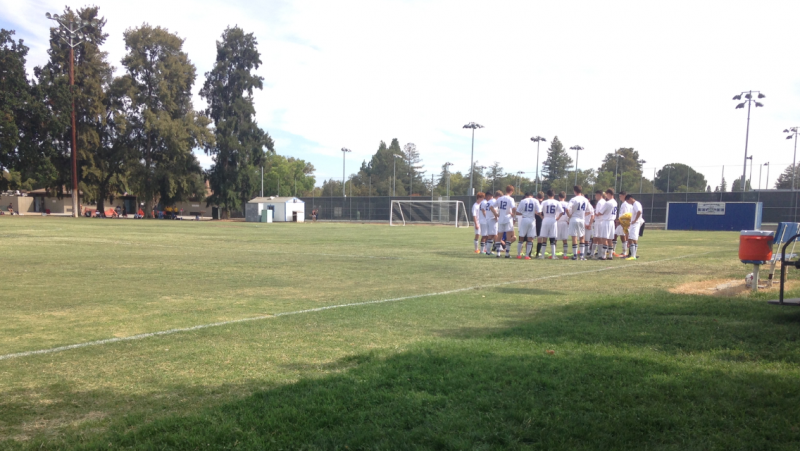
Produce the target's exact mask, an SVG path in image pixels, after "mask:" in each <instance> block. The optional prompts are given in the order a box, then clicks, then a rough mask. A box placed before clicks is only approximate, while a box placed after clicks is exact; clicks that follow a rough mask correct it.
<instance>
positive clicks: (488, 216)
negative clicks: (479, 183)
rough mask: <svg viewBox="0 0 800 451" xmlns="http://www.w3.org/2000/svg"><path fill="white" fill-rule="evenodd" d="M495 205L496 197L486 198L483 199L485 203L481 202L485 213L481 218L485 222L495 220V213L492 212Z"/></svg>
mask: <svg viewBox="0 0 800 451" xmlns="http://www.w3.org/2000/svg"><path fill="white" fill-rule="evenodd" d="M493 206H494V199H489V200H485V201H483V203H481V211H482V214H483V218H481V221H483V222H485V223H488V222H491V221H494V214H493V213H492V207H493Z"/></svg>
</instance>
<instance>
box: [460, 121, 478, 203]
mask: <svg viewBox="0 0 800 451" xmlns="http://www.w3.org/2000/svg"><path fill="white" fill-rule="evenodd" d="M461 128H469V129H471V130H472V150H471V151H470V154H469V168H470V170H469V192H468V193H467V195H468V196H474V195H475V190H474V189H473V188H472V173H473V172H475V167H474V164H475V129H478V128H483V125H481V124H478V123H475V122H470V123H468V124H466V125H464V126H463V127H461Z"/></svg>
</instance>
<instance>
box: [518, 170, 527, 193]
mask: <svg viewBox="0 0 800 451" xmlns="http://www.w3.org/2000/svg"><path fill="white" fill-rule="evenodd" d="M524 173H525V172H523V171H517V193H519V191H520V187H519V185H520V183H522V174H524Z"/></svg>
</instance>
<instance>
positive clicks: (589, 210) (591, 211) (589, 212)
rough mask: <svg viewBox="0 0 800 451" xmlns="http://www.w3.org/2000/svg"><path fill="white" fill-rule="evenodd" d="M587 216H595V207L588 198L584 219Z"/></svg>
mask: <svg viewBox="0 0 800 451" xmlns="http://www.w3.org/2000/svg"><path fill="white" fill-rule="evenodd" d="M586 218H594V207H592V204H590V203H589V200H588V199H587V200H586V215H585V216H584V219H586Z"/></svg>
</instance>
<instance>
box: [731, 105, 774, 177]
mask: <svg viewBox="0 0 800 451" xmlns="http://www.w3.org/2000/svg"><path fill="white" fill-rule="evenodd" d="M753 93H758V95H757V97H758V98H759V99H763V98H765V97H766V96H765V95H764V94H762V93H761V91H742V92H741V93H740V94H737V95H735V96H733V100H742V96H744V98H745V99H747V100H745V101H744V102H742V103H739V104H737V105H736V109H737V110H738V109H739V108H744V105H745V104H747V132H746V133H745V137H744V168H743V169H742V192H744V190H745V177H747V145H748V143H749V142H750V106H751V105H752V104H755V105H756V108H759V107H762V106H764V104H762V103H760V102H758V101H756V100H755V99H754V98H753Z"/></svg>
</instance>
